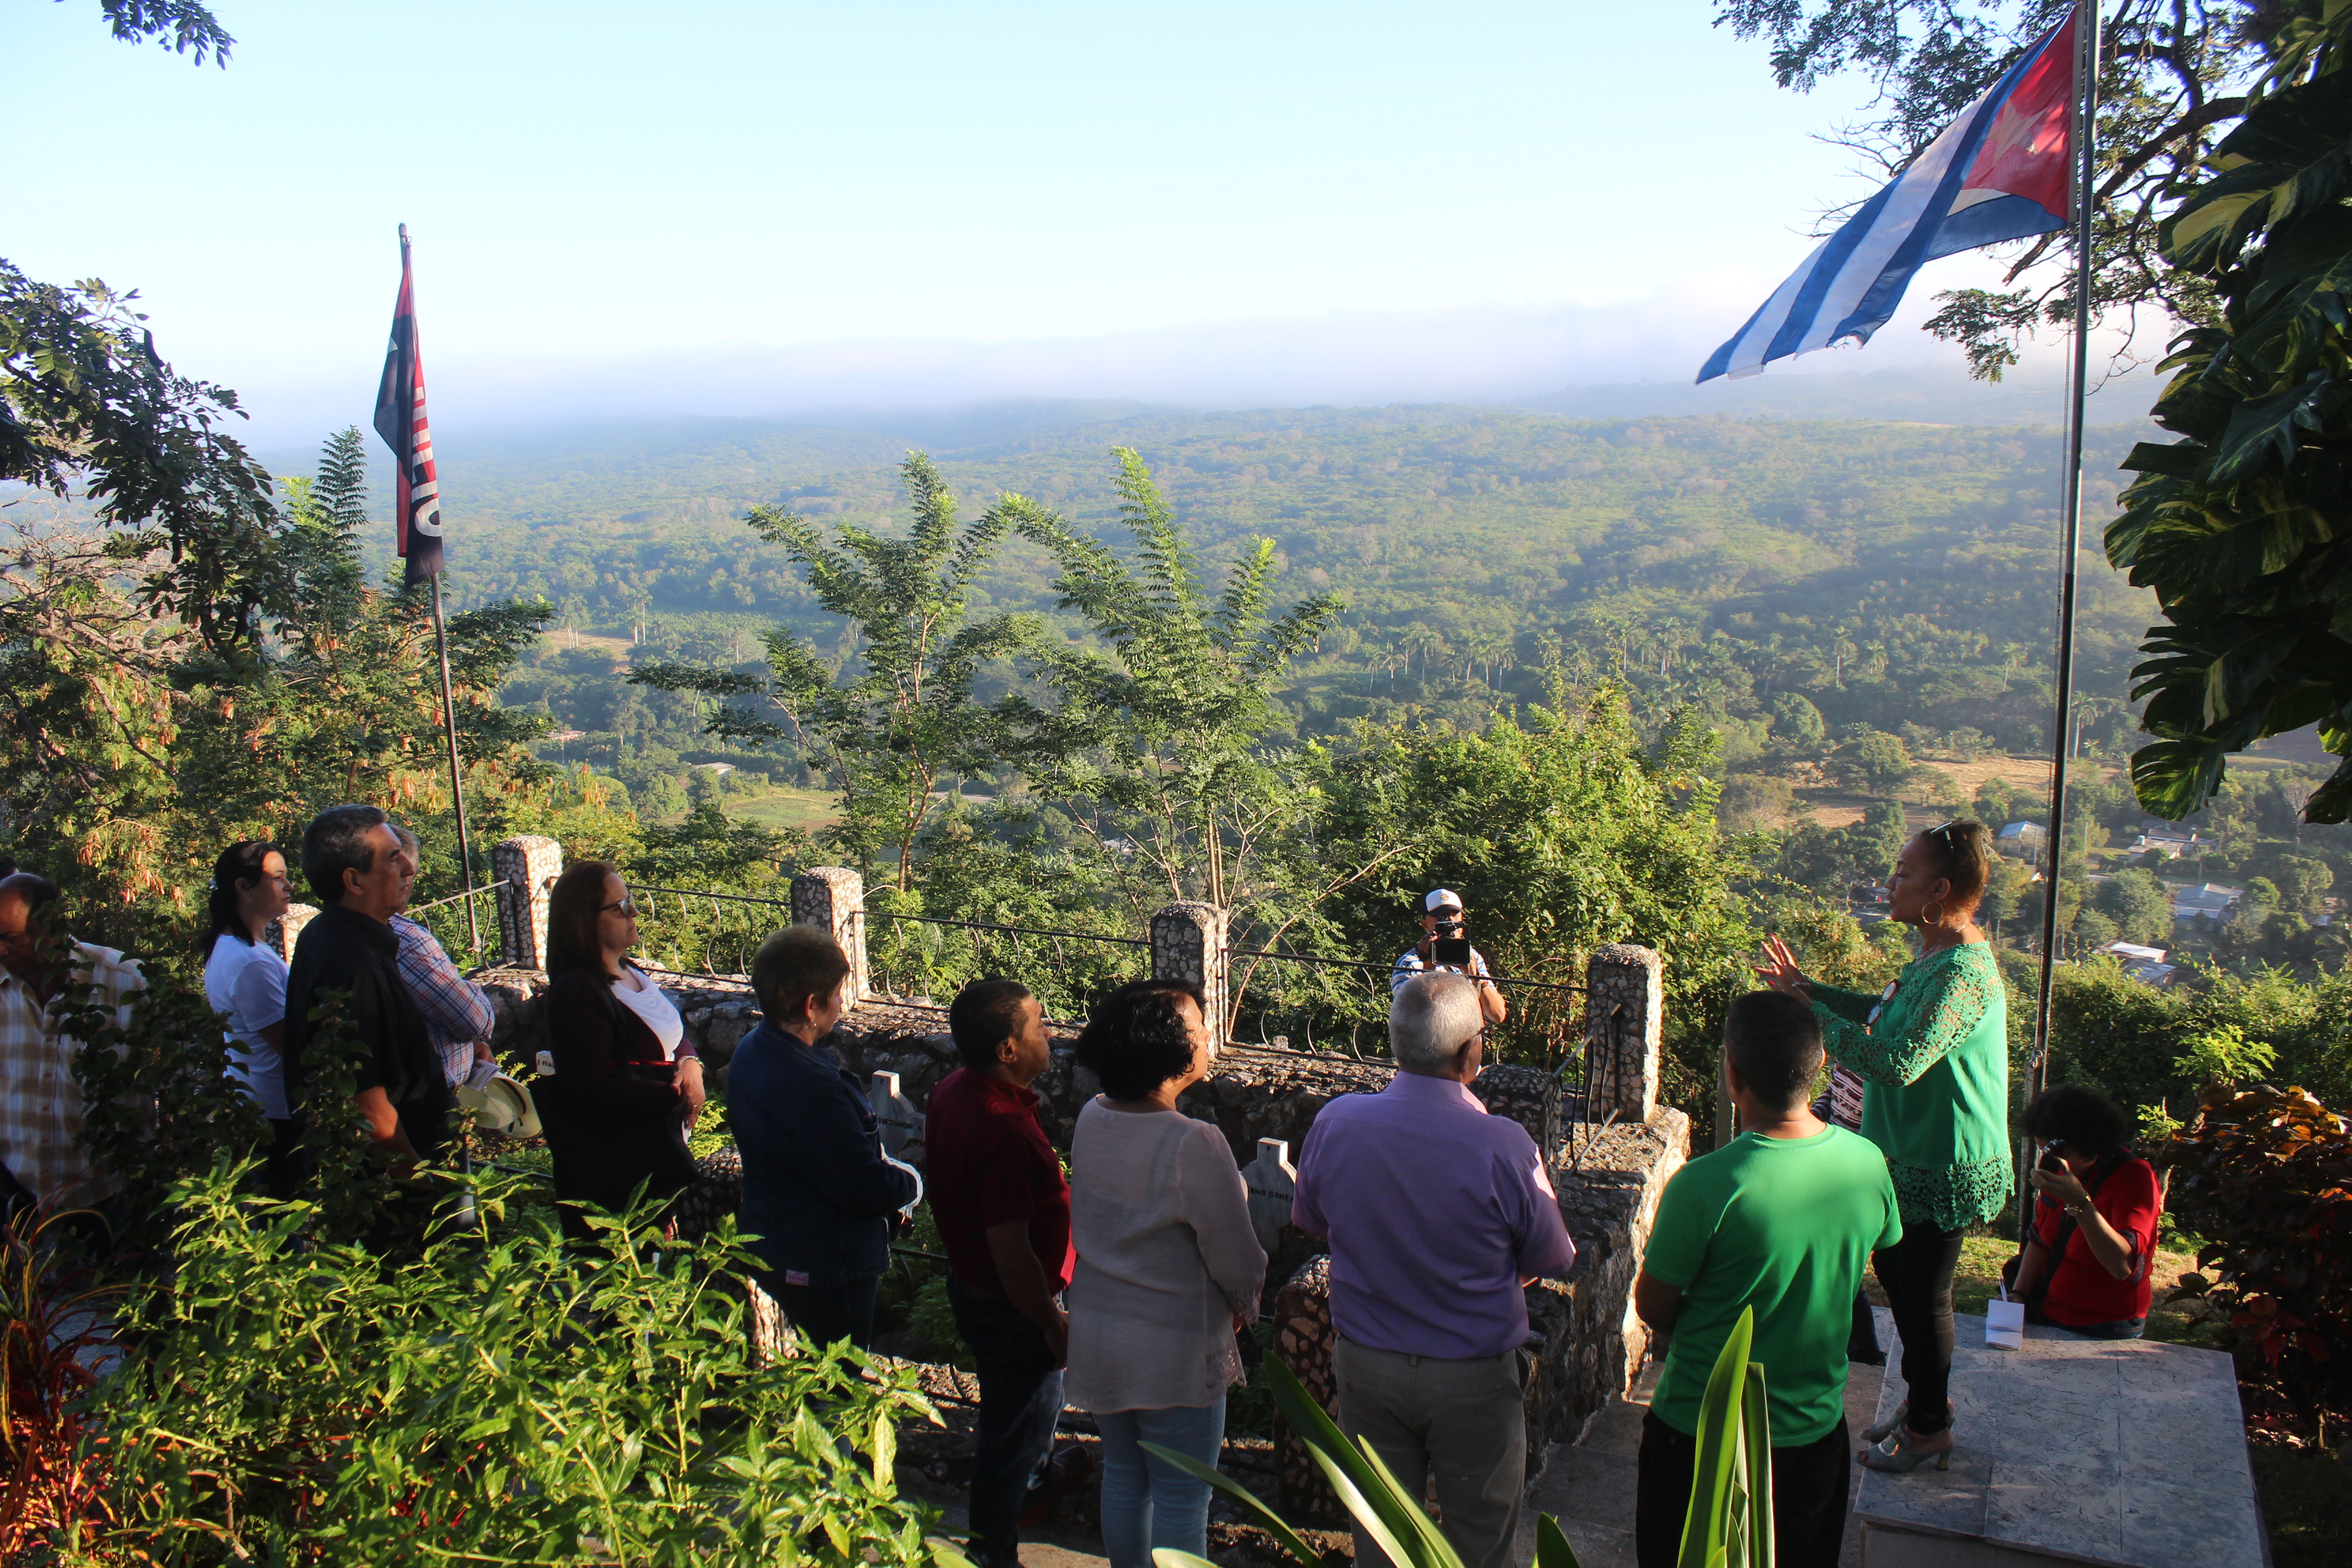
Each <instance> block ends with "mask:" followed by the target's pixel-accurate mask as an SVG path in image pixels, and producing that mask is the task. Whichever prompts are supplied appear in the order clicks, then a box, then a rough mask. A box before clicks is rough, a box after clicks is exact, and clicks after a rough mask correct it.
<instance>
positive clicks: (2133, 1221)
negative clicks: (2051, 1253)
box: [2033, 1160, 2164, 1325]
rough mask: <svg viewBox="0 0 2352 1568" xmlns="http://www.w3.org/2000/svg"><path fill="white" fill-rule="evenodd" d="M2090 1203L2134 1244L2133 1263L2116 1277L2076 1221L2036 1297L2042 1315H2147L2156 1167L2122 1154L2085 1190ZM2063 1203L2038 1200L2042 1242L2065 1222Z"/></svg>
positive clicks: (2077, 1319)
mask: <svg viewBox="0 0 2352 1568" xmlns="http://www.w3.org/2000/svg"><path fill="white" fill-rule="evenodd" d="M2091 1206H2092V1207H2093V1208H2095V1209H2096V1210H2098V1211H2099V1214H2100V1215H2101V1216H2102V1217H2103V1218H2105V1220H2106V1222H2107V1223H2108V1224H2109V1225H2111V1226H2115V1227H2116V1230H2118V1231H2120V1232H2122V1233H2123V1236H2124V1238H2125V1239H2126V1240H2127V1241H2129V1242H2131V1243H2133V1244H2134V1247H2136V1249H2137V1250H2136V1251H2135V1253H2134V1258H2133V1260H2134V1261H2135V1262H2136V1263H2137V1265H2138V1267H2137V1268H2135V1269H2134V1270H2133V1272H2132V1277H2131V1278H2130V1279H2116V1277H2115V1276H2114V1275H2112V1274H2110V1273H2108V1272H2107V1270H2106V1266H2105V1265H2104V1264H2102V1263H2101V1262H2100V1261H2099V1258H2098V1254H2096V1253H2095V1252H2093V1251H2092V1250H2091V1242H2090V1238H2089V1237H2085V1236H2084V1234H2083V1227H2082V1226H2075V1227H2074V1234H2073V1235H2072V1236H2070V1237H2067V1238H2066V1256H2065V1257H2064V1258H2062V1259H2060V1260H2059V1261H2058V1264H2057V1270H2058V1271H2057V1273H2055V1274H2054V1275H2053V1276H2052V1277H2051V1279H2050V1289H2049V1292H2048V1293H2047V1294H2046V1295H2044V1296H2043V1297H2042V1315H2043V1316H2045V1317H2047V1318H2048V1319H2049V1320H2050V1321H2052V1322H2053V1323H2058V1324H2062V1325H2063V1324H2068V1323H2081V1324H2090V1323H2112V1322H2119V1321H2123V1320H2125V1319H2128V1318H2145V1317H2147V1309H2148V1303H2149V1301H2150V1300H2152V1299H2153V1298H2154V1296H2155V1294H2156V1290H2155V1284H2154V1282H2153V1281H2152V1280H2150V1279H2148V1260H2149V1259H2150V1258H2153V1257H2154V1256H2155V1254H2156V1222H2157V1219H2158V1216H2159V1215H2162V1214H2163V1213H2164V1197H2163V1194H2162V1191H2161V1190H2160V1189H2159V1188H2158V1185H2157V1182H2156V1168H2155V1167H2154V1166H2153V1165H2150V1164H2149V1163H2147V1161H2145V1160H2126V1161H2124V1162H2123V1163H2121V1164H2119V1165H2117V1166H2116V1168H2115V1169H2114V1170H2112V1171H2110V1172H2108V1173H2107V1179H2106V1180H2105V1181H2104V1182H2101V1183H2100V1184H2099V1186H2098V1190H2097V1191H2096V1192H2095V1193H2093V1194H2091ZM2065 1218H2066V1210H2065V1208H2064V1206H2063V1205H2061V1204H2059V1203H2058V1202H2057V1200H2055V1199H2053V1198H2048V1197H2044V1198H2042V1199H2040V1200H2038V1202H2037V1204H2036V1206H2035V1213H2034V1217H2033V1225H2034V1233H2035V1234H2036V1235H2037V1236H2039V1237H2041V1238H2042V1246H2043V1247H2048V1246H2049V1245H2050V1244H2051V1243H2052V1242H2053V1241H2056V1240H2057V1239H2058V1227H2059V1226H2061V1225H2063V1223H2064V1222H2065Z"/></svg>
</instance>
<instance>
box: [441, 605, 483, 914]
mask: <svg viewBox="0 0 2352 1568" xmlns="http://www.w3.org/2000/svg"><path fill="white" fill-rule="evenodd" d="M433 641H434V645H435V646H436V647H437V648H438V649H439V650H440V654H441V725H442V729H443V730H444V731H446V734H447V735H448V738H449V798H450V799H451V800H453V801H455V802H457V868H458V871H459V874H460V875H462V876H463V877H464V878H465V879H466V889H467V899H466V936H467V940H468V941H470V942H472V943H473V944H474V951H475V952H481V951H482V928H481V923H480V921H478V918H477V917H476V916H475V914H474V900H473V897H472V892H473V887H474V845H473V840H472V838H471V837H470V836H469V835H468V834H467V831H466V785H465V780H464V776H463V775H462V774H461V773H459V772H458V769H457V694H456V692H455V691H454V690H453V689H451V687H450V685H449V624H448V622H447V621H446V620H444V619H443V618H442V615H441V574H439V573H438V572H436V573H435V574H433Z"/></svg>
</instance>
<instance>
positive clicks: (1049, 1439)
mask: <svg viewBox="0 0 2352 1568" xmlns="http://www.w3.org/2000/svg"><path fill="white" fill-rule="evenodd" d="M948 1305H949V1306H950V1308H952V1309H953V1310H954V1311H955V1321H956V1331H958V1332H959V1333H961V1334H962V1335H963V1342H964V1343H965V1344H967V1345H970V1346H971V1358H972V1361H973V1363H974V1364H975V1366H976V1368H977V1369H978V1371H979V1373H980V1432H979V1435H978V1441H977V1442H976V1443H975V1444H974V1446H973V1448H972V1456H971V1557H972V1561H973V1562H975V1563H978V1564H979V1565H980V1568H1021V1505H1022V1502H1023V1500H1024V1499H1025V1498H1026V1497H1027V1496H1028V1492H1029V1486H1030V1482H1031V1481H1032V1480H1034V1479H1035V1478H1036V1475H1037V1470H1038V1467H1040V1466H1041V1465H1043V1464H1044V1463H1045V1458H1046V1457H1047V1456H1048V1455H1050V1454H1051V1453H1052V1452H1053V1451H1054V1423H1055V1421H1056V1420H1058V1419H1060V1417H1061V1414H1062V1369H1061V1367H1060V1366H1058V1365H1056V1364H1055V1360H1054V1352H1053V1350H1052V1348H1051V1347H1049V1346H1048V1345H1047V1344H1046V1343H1045V1331H1044V1330H1043V1329H1040V1328H1039V1327H1038V1326H1037V1325H1036V1324H1034V1323H1033V1322H1031V1321H1029V1319H1028V1317H1027V1315H1026V1314H1024V1312H1023V1311H1022V1310H1021V1309H1020V1308H1018V1307H1016V1306H1014V1305H1013V1303H1012V1302H1010V1301H1007V1300H1003V1298H1002V1297H997V1296H989V1295H983V1294H982V1293H981V1292H980V1291H978V1290H974V1289H969V1288H968V1287H966V1286H965V1285H964V1284H963V1283H962V1282H961V1280H957V1279H950V1280H949V1281H948Z"/></svg>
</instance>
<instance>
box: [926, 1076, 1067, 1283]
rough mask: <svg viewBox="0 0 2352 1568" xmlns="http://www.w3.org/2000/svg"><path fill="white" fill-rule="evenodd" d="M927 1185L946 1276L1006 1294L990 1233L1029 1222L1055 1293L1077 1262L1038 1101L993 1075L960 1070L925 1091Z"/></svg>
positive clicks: (1056, 1159) (1033, 1246)
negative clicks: (991, 1251) (927, 1096)
mask: <svg viewBox="0 0 2352 1568" xmlns="http://www.w3.org/2000/svg"><path fill="white" fill-rule="evenodd" d="M923 1184H924V1190H925V1194H926V1195H927V1197H928V1198H929V1202H930V1205H931V1217H932V1219H934V1220H935V1221H937V1222H938V1224H939V1227H940V1241H941V1242H942V1243H943V1244H945V1246H946V1247H947V1249H948V1272H949V1273H950V1274H951V1275H953V1276H954V1277H955V1278H956V1279H959V1280H961V1282H962V1283H964V1284H965V1285H967V1286H970V1287H971V1289H975V1290H980V1291H984V1292H986V1293H987V1294H989V1295H991V1296H999V1297H1001V1296H1003V1294H1004V1286H1003V1281H1001V1280H999V1279H997V1277H996V1260H995V1259H994V1258H992V1257H991V1256H990V1255H989V1251H988V1232H989V1231H990V1229H991V1228H992V1227H993V1226H1000V1225H1010V1224H1012V1223H1013V1222H1014V1221H1016V1220H1025V1221H1027V1222H1028V1226H1029V1247H1030V1250H1032V1251H1033V1252H1034V1253H1036V1255H1037V1259H1038V1261H1039V1262H1041V1263H1043V1264H1044V1265H1045V1274H1046V1277H1047V1278H1048V1279H1050V1280H1051V1281H1052V1282H1053V1287H1054V1289H1055V1291H1056V1292H1059V1291H1060V1290H1061V1289H1063V1288H1064V1287H1065V1286H1066V1285H1068V1284H1069V1282H1070V1269H1071V1267H1072V1265H1073V1264H1074V1263H1076V1259H1077V1254H1076V1250H1075V1249H1074V1248H1073V1247H1071V1245H1070V1184H1069V1181H1068V1180H1067V1178H1066V1177H1065V1176H1064V1175H1063V1174H1062V1161H1061V1157H1060V1156H1059V1155H1057V1154H1055V1152H1054V1146H1053V1144H1051V1143H1049V1142H1046V1141H1045V1128H1044V1127H1042V1126H1040V1125H1039V1124H1038V1121H1037V1097H1036V1096H1035V1095H1034V1094H1033V1093H1031V1092H1030V1091H1029V1090H1028V1089H1015V1088H1014V1087H1013V1085H1011V1084H1009V1083H1007V1082H1005V1081H1004V1080H1003V1079H1001V1078H998V1077H997V1076H995V1075H994V1074H993V1073H988V1074H982V1073H976V1072H974V1071H972V1070H971V1068H957V1069H956V1070H955V1071H953V1072H951V1073H950V1074H948V1076H947V1077H946V1078H945V1079H941V1080H940V1086H939V1087H938V1088H937V1089H933V1090H931V1102H930V1105H929V1109H928V1110H927V1111H926V1113H925V1116H924V1122H923Z"/></svg>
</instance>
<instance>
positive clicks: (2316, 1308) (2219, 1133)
mask: <svg viewBox="0 0 2352 1568" xmlns="http://www.w3.org/2000/svg"><path fill="white" fill-rule="evenodd" d="M2158 1161H2159V1163H2163V1164H2165V1165H2168V1167H2169V1168H2170V1169H2171V1172H2172V1184H2171V1192H2170V1196H2169V1200H2168V1203H2169V1206H2170V1208H2171V1210H2172V1212H2173V1214H2174V1215H2175V1216H2176V1217H2177V1218H2178V1219H2179V1223H2180V1224H2181V1225H2182V1226H2184V1227H2185V1228H2187V1229H2189V1230H2192V1231H2195V1232H2197V1233H2199V1234H2201V1235H2203V1236H2205V1237H2210V1238H2211V1239H2210V1240H2208V1241H2207V1242H2206V1244H2205V1245H2204V1247H2201V1248H2200V1250H2199V1252H2198V1254H2197V1262H2198V1266H2199V1268H2200V1269H2203V1270H2205V1271H2206V1273H2200V1274H2189V1275H2184V1276H2182V1277H2181V1283H2180V1289H2179V1290H2178V1291H2176V1292H2175V1293H2174V1299H2176V1300H2177V1299H2179V1297H2181V1296H2190V1297H2201V1298H2203V1299H2205V1300H2208V1301H2210V1303H2211V1304H2212V1309H2213V1310H2214V1312H2215V1314H2216V1315H2220V1314H2226V1315H2227V1321H2228V1322H2229V1325H2230V1328H2231V1331H2232V1333H2233V1334H2234V1335H2235V1336H2236V1337H2237V1339H2238V1342H2239V1343H2240V1345H2241V1347H2242V1349H2243V1350H2244V1351H2246V1352H2251V1353H2249V1354H2246V1355H2242V1356H2241V1358H2240V1364H2241V1368H2242V1378H2243V1380H2244V1382H2245V1384H2246V1387H2247V1392H2248V1394H2250V1395H2252V1396H2253V1398H2252V1403H2253V1404H2254V1405H2255V1408H2254V1409H2253V1410H2252V1411H2250V1413H2249V1414H2250V1415H2252V1417H2253V1419H2254V1422H2255V1424H2256V1425H2257V1426H2265V1425H2269V1426H2276V1425H2279V1424H2280V1421H2281V1418H2282V1417H2284V1418H2289V1419H2290V1420H2291V1422H2292V1424H2293V1425H2294V1426H2305V1425H2306V1424H2308V1425H2309V1426H2311V1427H2312V1429H2313V1430H2314V1432H2315V1433H2316V1431H2317V1430H2319V1429H2320V1424H2322V1423H2325V1422H2326V1420H2327V1419H2328V1418H2329V1417H2330V1416H2335V1417H2336V1419H2337V1420H2338V1421H2339V1422H2340V1420H2341V1419H2342V1414H2343V1412H2345V1410H2346V1409H2347V1406H2352V1122H2347V1120H2346V1119H2345V1118H2344V1117H2342V1116H2340V1115H2338V1114H2336V1112H2335V1111H2332V1110H2328V1109H2327V1107H2326V1106H2325V1105H2322V1104H2321V1103H2320V1102H2319V1100H2317V1099H2316V1098H2315V1097H2314V1096H2313V1095H2311V1094H2310V1093H2309V1092H2307V1091H2306V1090H2304V1089H2273V1088H2271V1087H2269V1086H2267V1085H2261V1086H2257V1087H2255V1088H2253V1089H2247V1090H2245V1091H2244V1092H2242V1093H2241V1092H2239V1091H2237V1090H2235V1089H2229V1088H2226V1087H2216V1088H2214V1089H2210V1090H2208V1091H2207V1093H2206V1096H2205V1099H2204V1101H2203V1103H2202V1105H2201V1106H2200V1110H2199V1114H2198V1118H2197V1121H2195V1122H2194V1123H2193V1124H2192V1125H2191V1126H2189V1128H2187V1129H2185V1130H2184V1131H2181V1132H2180V1133H2179V1134H2178V1135H2176V1136H2175V1137H2174V1138H2173V1139H2172V1140H2171V1141H2170V1142H2168V1143H2167V1144H2166V1145H2165V1147H2164V1148H2163V1149H2162V1150H2161V1151H2160V1152H2158ZM2207 1274H2210V1276H2211V1278H2210V1279H2209V1278H2207ZM2262 1405H2271V1406H2272V1408H2271V1409H2270V1410H2269V1411H2267V1412H2265V1411H2264V1410H2263V1409H2262V1408H2261V1406H2262Z"/></svg>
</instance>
